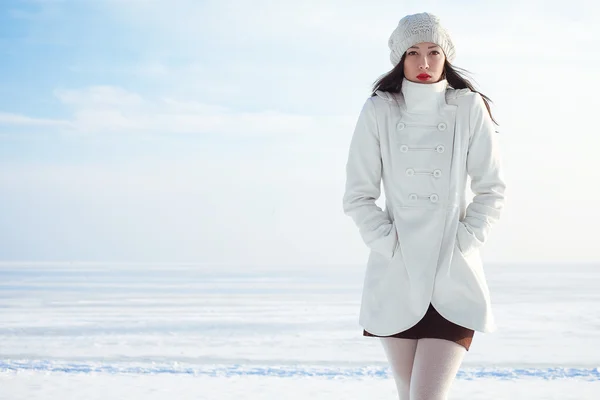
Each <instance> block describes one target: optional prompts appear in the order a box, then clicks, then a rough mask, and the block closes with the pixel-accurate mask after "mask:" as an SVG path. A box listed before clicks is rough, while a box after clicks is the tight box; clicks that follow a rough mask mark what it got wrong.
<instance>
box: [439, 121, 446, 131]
mask: <svg viewBox="0 0 600 400" xmlns="http://www.w3.org/2000/svg"><path fill="white" fill-rule="evenodd" d="M446 127H447V125H446V123H445V122H440V123H439V124H438V129H439V130H440V131H445V130H446Z"/></svg>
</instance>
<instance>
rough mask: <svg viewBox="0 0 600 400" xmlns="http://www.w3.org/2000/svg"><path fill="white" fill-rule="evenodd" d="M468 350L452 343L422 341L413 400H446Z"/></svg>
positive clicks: (412, 388) (418, 349) (415, 372)
mask: <svg viewBox="0 0 600 400" xmlns="http://www.w3.org/2000/svg"><path fill="white" fill-rule="evenodd" d="M466 353H467V350H466V349H465V348H464V347H463V346H461V345H460V344H457V343H454V342H452V341H450V340H444V339H433V338H431V339H430V338H424V339H419V342H418V343H417V351H416V353H415V363H414V365H413V372H412V378H411V381H410V400H446V399H447V398H448V397H447V396H448V392H449V391H450V386H451V385H452V382H453V381H454V378H455V377H456V373H457V372H458V369H459V367H460V364H461V363H462V360H463V358H464V356H465V354H466Z"/></svg>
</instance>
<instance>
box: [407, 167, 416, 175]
mask: <svg viewBox="0 0 600 400" xmlns="http://www.w3.org/2000/svg"><path fill="white" fill-rule="evenodd" d="M414 174H415V170H414V169H412V168H408V169H407V170H406V175H408V176H413V175H414Z"/></svg>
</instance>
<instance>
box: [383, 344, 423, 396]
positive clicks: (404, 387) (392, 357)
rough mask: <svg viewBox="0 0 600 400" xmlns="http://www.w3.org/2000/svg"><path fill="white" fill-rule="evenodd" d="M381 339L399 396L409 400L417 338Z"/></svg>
mask: <svg viewBox="0 0 600 400" xmlns="http://www.w3.org/2000/svg"><path fill="white" fill-rule="evenodd" d="M380 339H381V344H382V345H383V349H384V350H385V355H386V357H387V360H388V362H389V364H390V368H391V370H392V373H393V375H394V381H395V382H396V388H397V389H398V397H399V399H400V400H409V394H410V380H411V374H412V368H413V363H414V359H415V352H416V349H417V339H400V338H394V337H383V338H380Z"/></svg>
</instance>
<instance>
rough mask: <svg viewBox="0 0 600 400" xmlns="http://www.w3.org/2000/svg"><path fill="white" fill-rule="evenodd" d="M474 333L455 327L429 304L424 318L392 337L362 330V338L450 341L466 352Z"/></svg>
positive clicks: (470, 330)
mask: <svg viewBox="0 0 600 400" xmlns="http://www.w3.org/2000/svg"><path fill="white" fill-rule="evenodd" d="M474 334H475V331H474V330H472V329H469V328H465V327H464V326H460V325H457V324H455V323H453V322H450V321H448V320H447V319H446V318H444V317H442V316H441V315H440V313H438V312H437V310H436V309H435V308H434V307H433V305H432V304H431V303H430V304H429V308H428V309H427V312H426V313H425V316H424V317H423V318H422V319H421V320H420V321H419V322H417V324H416V325H415V326H413V327H411V328H409V329H407V330H405V331H403V332H399V333H396V334H393V335H387V336H378V335H373V334H372V333H369V332H367V331H366V330H364V329H363V336H373V337H396V338H402V339H422V338H437V339H445V340H450V341H452V342H455V343H458V344H460V345H461V346H463V347H464V348H465V349H466V350H467V351H469V347H470V346H471V341H472V340H473V335H474Z"/></svg>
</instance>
